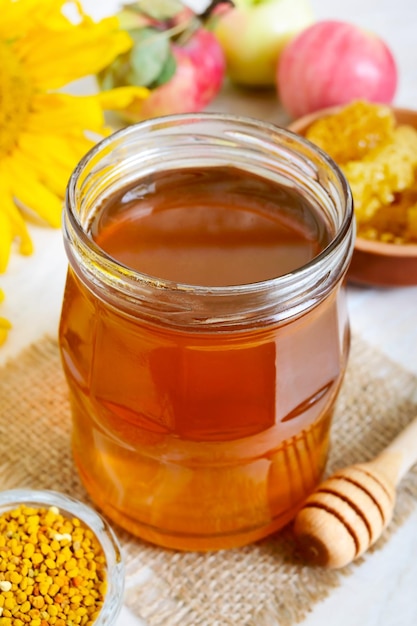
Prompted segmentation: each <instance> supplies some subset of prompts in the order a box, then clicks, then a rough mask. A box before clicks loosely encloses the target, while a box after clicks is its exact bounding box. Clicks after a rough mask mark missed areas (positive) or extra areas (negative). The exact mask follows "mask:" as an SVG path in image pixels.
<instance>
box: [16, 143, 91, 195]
mask: <svg viewBox="0 0 417 626" xmlns="http://www.w3.org/2000/svg"><path fill="white" fill-rule="evenodd" d="M93 145H94V142H93V141H90V140H88V139H87V138H85V137H83V136H78V135H75V136H74V135H68V136H62V135H37V134H29V133H25V134H24V135H22V136H21V137H20V141H19V150H20V159H21V160H22V162H23V161H24V162H25V163H26V164H27V167H28V168H29V169H32V170H33V171H34V172H35V173H36V174H37V177H38V179H39V180H40V181H41V182H43V183H44V184H45V185H46V186H47V187H48V188H49V189H50V190H51V191H53V192H54V193H55V194H56V195H57V196H59V197H61V198H63V197H64V194H65V188H66V186H67V183H68V179H69V177H70V175H71V173H72V171H73V169H74V167H75V165H76V164H77V163H78V161H79V160H80V159H81V157H82V156H84V154H85V153H86V152H87V151H88V150H89V149H90V148H91V147H92V146H93Z"/></svg>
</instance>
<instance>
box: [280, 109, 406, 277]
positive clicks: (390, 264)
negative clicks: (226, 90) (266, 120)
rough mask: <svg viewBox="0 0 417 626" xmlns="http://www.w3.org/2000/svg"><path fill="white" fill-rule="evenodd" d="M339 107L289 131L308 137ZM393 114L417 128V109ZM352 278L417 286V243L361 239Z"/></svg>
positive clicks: (305, 119) (298, 122) (297, 123)
mask: <svg viewBox="0 0 417 626" xmlns="http://www.w3.org/2000/svg"><path fill="white" fill-rule="evenodd" d="M338 108H339V107H333V108H331V109H323V110H321V111H316V112H315V113H311V114H310V115H305V116H304V117H301V118H299V119H298V120H295V121H294V122H292V123H291V124H290V125H289V126H288V128H289V129H290V130H292V131H294V132H296V133H298V134H300V135H304V134H305V133H306V131H307V129H308V128H309V127H310V126H311V124H312V123H313V122H315V121H316V120H317V119H320V118H322V117H325V116H326V115H329V114H331V113H334V112H336V111H337V110H338ZM393 111H394V114H395V117H396V120H397V122H398V123H399V124H409V125H410V126H414V128H416V129H417V110H416V111H413V110H411V109H401V108H396V107H393ZM348 279H349V281H350V282H352V283H359V284H364V285H375V286H381V287H394V286H406V285H417V244H404V245H402V244H393V243H382V242H379V241H370V240H368V239H363V238H361V237H357V238H356V242H355V249H354V253H353V257H352V262H351V264H350V267H349V271H348Z"/></svg>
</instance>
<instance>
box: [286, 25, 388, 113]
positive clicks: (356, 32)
mask: <svg viewBox="0 0 417 626" xmlns="http://www.w3.org/2000/svg"><path fill="white" fill-rule="evenodd" d="M397 77H398V72H397V66H396V62H395V59H394V57H393V55H392V53H391V51H390V49H389V47H388V45H387V44H386V43H385V42H384V41H383V40H382V39H381V38H380V37H379V36H377V35H376V34H374V33H370V32H368V31H365V30H363V29H362V28H359V27H358V26H355V25H353V24H349V23H346V22H339V21H333V20H327V21H321V22H316V23H315V24H313V25H312V26H310V27H308V28H306V29H305V30H303V31H302V32H301V33H299V34H298V35H297V36H296V37H295V38H294V39H293V40H292V41H291V42H290V43H289V44H288V45H287V46H286V47H285V48H284V50H283V52H282V54H281V57H280V60H279V63H278V67H277V78H276V82H277V89H278V95H279V97H280V99H281V102H282V105H283V106H284V108H285V109H286V110H287V111H288V113H289V114H290V115H291V116H292V117H294V118H296V117H300V116H301V115H305V114H306V113H311V112H313V111H316V110H319V109H322V108H326V107H330V106H334V105H338V104H346V103H348V102H351V101H352V100H358V99H362V100H368V101H370V102H383V103H390V102H392V100H393V98H394V95H395V91H396V87H397V80H398V78H397Z"/></svg>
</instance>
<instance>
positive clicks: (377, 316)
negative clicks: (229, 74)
mask: <svg viewBox="0 0 417 626" xmlns="http://www.w3.org/2000/svg"><path fill="white" fill-rule="evenodd" d="M311 2H312V5H313V7H314V9H315V12H316V17H317V19H325V18H336V19H343V20H347V21H353V22H355V23H356V24H358V25H360V26H363V27H364V28H366V29H369V30H372V31H374V32H377V33H378V34H380V35H381V36H382V37H383V38H384V39H385V40H386V41H387V42H388V43H389V45H390V47H391V49H392V51H393V53H394V55H395V57H396V59H397V63H398V66H399V70H400V84H399V89H398V92H397V95H396V98H395V102H396V104H398V105H401V106H409V107H414V108H416V107H417V2H416V0H396V1H395V2H394V1H393V0H338V2H334V1H332V0H311ZM189 3H190V5H192V6H193V7H199V6H204V4H205V3H204V2H203V1H200V0H189ZM83 4H84V5H85V7H86V8H87V9H88V10H90V11H91V12H92V14H94V15H95V16H97V17H101V16H102V15H105V14H109V13H111V12H112V11H113V10H114V8H115V6H116V2H115V1H113V0H101V1H100V0H84V2H83ZM210 108H211V109H212V110H214V109H221V110H229V111H233V112H238V113H242V114H248V115H253V116H256V117H260V118H262V119H268V120H271V121H274V122H277V123H285V121H286V118H285V115H283V113H282V111H281V109H280V107H279V104H278V102H277V100H276V99H275V97H274V96H273V95H271V94H265V93H262V94H246V95H245V96H244V95H242V94H237V93H236V92H233V90H230V89H226V90H225V92H224V93H222V94H221V96H220V97H219V98H218V99H217V100H216V102H215V103H213V104H212V105H211V106H210ZM31 234H32V236H33V240H34V243H35V248H36V252H35V255H34V256H32V257H29V258H24V257H20V256H18V255H17V254H16V255H13V257H12V259H11V263H10V266H9V268H8V271H7V273H6V274H5V275H2V276H0V287H1V288H3V289H4V290H5V292H6V295H7V300H6V302H5V303H4V304H3V305H2V306H1V314H2V315H5V316H7V317H8V318H9V319H11V320H12V322H13V331H12V332H11V333H10V337H9V339H8V341H7V343H6V344H5V345H4V346H3V347H2V348H0V364H2V363H4V362H5V361H6V360H7V359H8V358H11V357H13V356H15V355H17V354H18V353H19V351H20V350H22V349H23V348H24V347H25V346H27V345H28V344H29V343H31V342H33V341H36V340H37V339H39V338H40V337H41V336H42V335H44V334H45V333H49V334H51V335H56V332H57V325H58V320H59V314H60V306H61V299H62V293H63V286H64V279H65V272H66V258H65V254H64V251H63V246H62V239H61V234H60V232H58V231H53V230H49V229H42V228H37V227H31ZM348 298H349V309H350V315H351V324H352V328H353V330H354V332H356V333H357V334H359V335H361V336H362V337H363V338H364V339H365V340H366V341H368V342H369V343H371V344H372V345H374V346H376V347H378V348H379V349H380V350H382V351H383V352H384V353H386V354H387V355H388V356H390V357H391V358H392V359H394V360H395V361H396V362H398V363H399V364H401V365H403V366H404V367H405V368H406V369H408V370H409V371H411V372H413V373H415V374H416V375H417V287H409V288H402V289H374V288H368V287H367V288H358V287H349V294H348ZM416 556H417V510H416V511H415V512H414V514H412V515H411V517H410V518H409V519H408V521H407V522H406V523H405V524H404V526H403V527H402V528H401V529H400V530H399V531H398V532H397V533H396V534H395V535H394V536H393V537H392V539H391V540H390V541H389V542H388V543H387V544H386V545H385V546H384V548H383V549H381V550H379V551H377V552H375V553H374V554H373V555H372V558H369V559H367V560H366V562H365V563H364V564H363V565H361V566H360V567H358V568H356V569H355V572H354V574H353V575H352V576H350V577H348V578H346V579H345V580H344V581H343V584H342V585H341V587H339V588H338V589H336V590H334V591H332V593H331V595H330V597H329V598H328V599H326V600H325V601H323V602H321V603H319V604H317V605H316V606H315V607H314V609H313V611H312V613H311V614H310V615H309V616H308V618H307V619H306V620H304V622H303V626H323V624H333V623H335V622H337V624H338V626H356V625H357V624H361V626H416V625H417V558H416ZM139 624H141V625H144V622H142V621H139V620H138V619H136V618H135V617H133V616H132V615H131V614H130V613H129V611H128V610H127V609H125V608H124V609H123V611H122V614H121V616H120V618H119V620H118V626H134V625H139ZM271 626H274V625H273V624H271Z"/></svg>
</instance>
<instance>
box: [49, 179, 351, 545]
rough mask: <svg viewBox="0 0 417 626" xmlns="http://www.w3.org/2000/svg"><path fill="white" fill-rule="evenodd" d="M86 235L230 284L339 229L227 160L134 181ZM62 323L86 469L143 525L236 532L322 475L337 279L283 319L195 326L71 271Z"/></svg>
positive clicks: (118, 512)
mask: <svg viewBox="0 0 417 626" xmlns="http://www.w3.org/2000/svg"><path fill="white" fill-rule="evenodd" d="M91 237H92V238H94V239H95V241H96V242H97V243H98V244H99V245H100V246H101V247H102V249H103V250H105V251H106V252H107V253H108V254H110V255H111V256H112V257H114V258H115V259H117V260H118V261H119V262H120V263H122V264H124V265H126V266H128V267H130V268H133V269H136V270H139V271H140V272H143V273H146V274H149V275H151V276H155V277H158V278H161V279H167V280H172V281H176V282H179V283H187V284H194V285H206V286H213V285H217V286H220V285H223V286H224V285H238V284H245V283H250V282H257V281H261V280H266V279H269V278H273V277H276V276H279V275H281V274H284V273H287V272H290V271H292V270H293V269H295V268H297V267H300V266H301V265H304V264H305V263H307V262H308V261H310V260H311V259H312V258H314V257H315V256H316V255H317V254H318V253H319V252H320V251H321V250H322V249H323V248H324V247H325V246H326V245H327V243H328V242H329V239H330V234H329V232H328V231H327V229H326V227H325V224H324V223H323V222H322V221H320V220H319V219H318V217H317V215H316V213H315V211H314V210H313V208H312V207H310V206H309V205H308V204H307V203H306V202H305V201H304V200H300V198H299V197H298V196H297V195H296V194H295V193H294V192H290V191H288V190H285V189H283V188H281V187H278V186H277V185H276V184H273V183H270V182H267V181H265V180H263V179H261V178H258V177H256V176H248V175H247V174H244V173H241V172H239V171H237V170H235V169H232V168H223V169H212V170H208V171H206V172H201V171H178V172H173V173H171V174H167V175H164V176H162V175H161V176H158V177H153V178H149V179H147V180H141V181H138V182H137V183H136V185H135V186H132V188H130V189H126V190H123V192H120V194H119V195H118V196H115V197H112V198H110V199H109V200H108V202H107V203H105V204H104V205H103V206H102V207H100V210H99V211H97V214H96V216H95V219H94V221H93V223H92V225H91ZM60 336H61V349H62V357H63V364H64V368H65V372H66V375H67V378H68V382H69V386H70V391H71V402H72V411H73V448H74V455H75V460H76V463H77V466H78V468H79V471H80V474H81V476H82V478H83V481H84V483H85V485H86V487H87V489H88V490H89V491H90V493H91V495H92V497H93V498H94V500H95V501H96V502H97V503H98V505H99V506H100V507H101V508H102V509H103V510H104V511H105V512H106V513H107V514H108V515H109V516H110V517H112V518H113V519H114V520H115V521H116V522H118V523H119V524H121V525H122V526H124V527H125V528H127V529H128V530H130V531H131V532H133V533H134V534H136V535H139V536H140V537H142V538H144V539H147V540H149V541H152V542H155V543H157V544H160V545H163V546H168V547H173V548H179V549H202V550H209V549H218V548H227V547H232V546H237V545H242V544H245V543H248V542H250V541H253V540H256V539H258V538H260V537H263V536H265V535H267V534H269V533H271V532H273V531H275V530H277V529H278V528H280V527H282V526H283V525H284V524H286V523H287V522H288V521H289V520H290V519H291V517H292V516H293V515H294V513H295V512H296V510H297V509H298V508H299V506H300V504H301V502H302V501H303V499H304V498H305V497H306V495H307V494H308V493H309V492H310V491H312V490H313V489H314V487H315V486H316V484H317V482H318V481H319V479H320V476H321V474H322V472H323V469H324V465H325V462H326V455H327V451H328V438H329V426H330V420H331V416H332V411H333V405H334V401H335V398H336V395H337V391H338V389H339V386H340V382H341V378H342V376H343V372H344V369H345V363H346V357H347V343H348V326H347V318H346V311H345V306H344V294H343V291H341V290H340V289H337V290H336V291H335V292H334V293H333V294H332V295H331V296H330V297H328V299H327V300H326V301H325V302H322V303H321V304H320V305H319V306H316V307H314V308H312V309H311V310H310V311H309V312H308V313H306V314H304V315H302V316H300V317H298V318H296V319H291V321H289V322H286V323H281V324H276V325H274V326H268V327H261V328H248V329H246V330H236V329H231V330H228V331H227V332H226V331H221V332H213V331H207V332H202V331H201V330H200V331H198V332H197V331H195V330H194V331H193V330H192V329H190V328H188V329H187V328H169V327H167V326H166V325H160V326H159V325H157V324H150V323H147V322H145V321H140V320H139V319H137V318H135V317H133V316H131V315H127V314H126V313H125V312H123V310H120V311H117V310H115V308H114V307H112V306H109V305H108V304H106V303H105V302H104V301H103V300H102V299H99V298H97V297H96V294H95V293H94V289H93V288H91V287H90V288H87V287H86V286H85V285H84V284H82V283H81V282H80V280H79V279H78V278H77V277H76V276H75V274H74V272H73V271H72V270H70V271H69V274H68V279H67V285H66V291H65V299H64V305H63V311H62V318H61V328H60Z"/></svg>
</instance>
